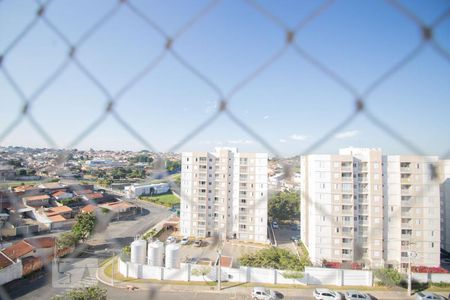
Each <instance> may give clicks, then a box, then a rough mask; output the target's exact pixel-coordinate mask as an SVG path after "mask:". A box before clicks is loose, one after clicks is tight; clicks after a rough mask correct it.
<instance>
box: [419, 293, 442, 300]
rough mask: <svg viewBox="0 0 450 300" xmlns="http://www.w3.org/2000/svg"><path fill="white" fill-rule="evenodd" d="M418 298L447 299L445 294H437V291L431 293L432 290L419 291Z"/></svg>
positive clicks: (421, 299) (430, 299)
mask: <svg viewBox="0 0 450 300" xmlns="http://www.w3.org/2000/svg"><path fill="white" fill-rule="evenodd" d="M416 299H417V300H446V299H447V298H445V297H444V296H441V295H438V294H435V293H431V292H418V293H417V294H416Z"/></svg>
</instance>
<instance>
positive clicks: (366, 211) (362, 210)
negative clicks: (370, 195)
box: [358, 208, 369, 215]
mask: <svg viewBox="0 0 450 300" xmlns="http://www.w3.org/2000/svg"><path fill="white" fill-rule="evenodd" d="M358 213H359V214H360V215H368V214H369V209H367V208H361V209H360V210H359V211H358Z"/></svg>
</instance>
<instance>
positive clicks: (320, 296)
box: [313, 289, 342, 300]
mask: <svg viewBox="0 0 450 300" xmlns="http://www.w3.org/2000/svg"><path fill="white" fill-rule="evenodd" d="M313 296H314V298H315V299H317V300H341V299H342V296H341V294H339V293H338V292H335V291H332V290H329V289H315V290H314V292H313Z"/></svg>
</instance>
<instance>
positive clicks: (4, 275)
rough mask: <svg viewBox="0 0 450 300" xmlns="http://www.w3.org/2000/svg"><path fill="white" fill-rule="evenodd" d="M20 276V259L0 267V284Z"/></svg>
mask: <svg viewBox="0 0 450 300" xmlns="http://www.w3.org/2000/svg"><path fill="white" fill-rule="evenodd" d="M20 277H22V261H20V260H19V261H18V262H16V263H13V264H12V265H9V266H7V267H5V268H3V269H0V285H3V284H5V283H7V282H10V281H13V280H14V279H18V278H20Z"/></svg>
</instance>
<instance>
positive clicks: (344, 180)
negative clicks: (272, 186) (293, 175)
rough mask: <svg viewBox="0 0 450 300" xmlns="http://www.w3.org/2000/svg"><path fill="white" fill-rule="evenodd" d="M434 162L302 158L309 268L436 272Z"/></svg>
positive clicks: (365, 152) (372, 154)
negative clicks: (409, 267)
mask: <svg viewBox="0 0 450 300" xmlns="http://www.w3.org/2000/svg"><path fill="white" fill-rule="evenodd" d="M437 161H438V160H437V158H436V157H422V156H386V155H383V154H382V152H381V150H380V149H360V148H346V149H341V150H340V151H339V154H338V155H308V156H302V157H301V188H300V189H301V225H302V226H301V238H302V241H303V242H304V244H305V245H306V247H307V248H308V250H309V254H310V257H311V259H312V261H313V262H315V263H320V261H322V260H323V259H325V260H329V261H337V262H342V263H346V262H348V263H352V262H357V263H360V264H362V265H364V266H368V267H372V268H377V267H382V266H393V267H396V268H404V267H406V263H407V259H408V251H410V252H413V253H414V258H413V262H412V264H413V265H417V266H419V265H420V266H422V265H423V266H439V249H440V224H439V223H440V222H439V220H437V219H436V215H440V202H439V183H438V182H437V181H436V180H431V179H430V178H431V173H430V172H431V169H430V167H429V166H430V164H431V163H433V164H435V163H437Z"/></svg>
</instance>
